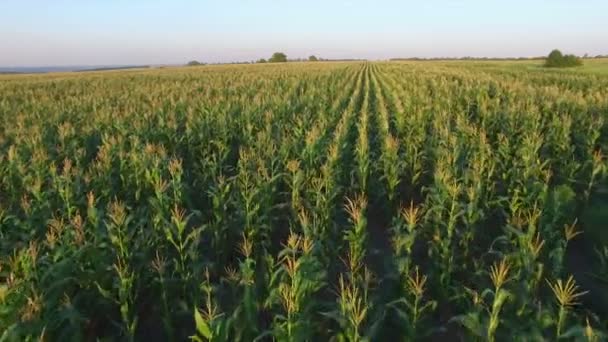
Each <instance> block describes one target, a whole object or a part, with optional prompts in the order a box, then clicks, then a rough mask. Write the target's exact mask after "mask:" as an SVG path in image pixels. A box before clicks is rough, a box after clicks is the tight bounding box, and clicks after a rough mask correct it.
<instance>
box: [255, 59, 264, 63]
mask: <svg viewBox="0 0 608 342" xmlns="http://www.w3.org/2000/svg"><path fill="white" fill-rule="evenodd" d="M256 63H266V60H265V59H264V58H260V59H258V61H257V62H256Z"/></svg>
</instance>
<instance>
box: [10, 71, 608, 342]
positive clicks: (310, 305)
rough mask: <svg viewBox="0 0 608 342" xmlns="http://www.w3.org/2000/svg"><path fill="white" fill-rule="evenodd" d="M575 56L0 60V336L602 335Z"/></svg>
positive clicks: (598, 147) (606, 109) (602, 239)
mask: <svg viewBox="0 0 608 342" xmlns="http://www.w3.org/2000/svg"><path fill="white" fill-rule="evenodd" d="M526 63H527V64H526ZM602 63H604V64H602ZM584 68H586V69H583V70H581V71H575V72H571V71H567V72H565V71H552V70H546V69H543V68H541V67H539V66H537V65H536V64H534V63H529V62H525V63H523V62H483V63H482V62H373V63H372V62H340V63H338V62H335V63H333V62H332V63H329V62H317V63H280V64H265V65H230V66H200V67H189V68H167V69H162V70H132V71H111V72H91V73H56V74H48V75H0V120H1V121H0V122H1V124H0V340H7V341H22V340H38V339H39V338H42V339H45V340H66V341H68V340H91V341H92V340H96V339H106V340H159V341H160V340H186V339H188V338H190V337H192V338H194V339H195V340H200V341H253V340H255V339H258V340H261V341H265V340H277V341H329V340H332V341H383V340H387V339H394V338H397V339H401V340H442V341H443V340H450V341H451V340H454V341H460V340H462V341H470V340H489V341H494V340H496V341H503V340H514V341H516V340H517V341H520V340H534V341H538V340H557V339H558V338H563V339H565V340H582V341H587V340H588V341H600V340H603V339H604V338H606V333H607V332H608V295H607V294H608V286H607V284H608V237H606V233H605V231H604V229H605V222H606V221H605V219H606V216H608V214H606V212H608V187H607V185H608V184H607V182H606V179H605V174H606V158H605V153H606V148H607V147H608V146H607V144H608V130H607V128H608V121H607V119H608V77H606V75H607V74H606V72H605V70H608V67H606V63H605V61H603V60H599V61H594V63H593V64H592V65H591V66H589V67H587V66H585V67H584Z"/></svg>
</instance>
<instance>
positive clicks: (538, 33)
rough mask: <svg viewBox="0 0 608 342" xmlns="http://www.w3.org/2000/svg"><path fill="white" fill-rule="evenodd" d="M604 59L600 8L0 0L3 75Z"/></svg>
mask: <svg viewBox="0 0 608 342" xmlns="http://www.w3.org/2000/svg"><path fill="white" fill-rule="evenodd" d="M552 48H560V49H562V50H563V51H565V52H570V53H576V54H584V53H589V54H591V55H595V54H608V0H578V1H575V0H526V1H522V0H511V1H494V0H485V1H482V0H427V1H422V0H419V1H405V0H402V1H389V0H377V1H357V0H337V1H331V0H325V1H321V0H304V1H303V0H300V1H289V0H283V1H281V0H216V1H194V0H173V1H169V0H166V1H161V0H148V1H144V0H123V1H120V0H78V1H76V0H53V1H51V0H39V1H34V0H1V1H0V66H47V65H112V64H165V63H166V64H172V63H184V62H186V61H188V60H191V59H197V60H201V61H205V62H229V61H243V60H254V59H258V58H261V57H268V56H269V55H271V54H272V52H274V51H283V52H285V53H287V55H288V56H289V57H294V58H295V57H306V56H308V55H310V54H315V55H317V56H321V57H326V58H351V57H352V58H370V59H384V58H390V57H446V56H449V57H458V56H490V57H506V56H537V55H544V54H547V53H548V52H549V50H551V49H552Z"/></svg>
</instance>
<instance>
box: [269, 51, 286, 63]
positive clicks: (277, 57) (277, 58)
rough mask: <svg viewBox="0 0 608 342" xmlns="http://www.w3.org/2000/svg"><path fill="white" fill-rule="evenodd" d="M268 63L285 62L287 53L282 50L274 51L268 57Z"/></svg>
mask: <svg viewBox="0 0 608 342" xmlns="http://www.w3.org/2000/svg"><path fill="white" fill-rule="evenodd" d="M268 62H269V63H284V62H287V55H286V54H284V53H282V52H275V53H273V54H272V57H270V58H269V59H268Z"/></svg>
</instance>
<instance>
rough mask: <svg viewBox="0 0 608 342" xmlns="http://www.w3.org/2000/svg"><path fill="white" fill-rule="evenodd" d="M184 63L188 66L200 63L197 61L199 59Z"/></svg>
mask: <svg viewBox="0 0 608 342" xmlns="http://www.w3.org/2000/svg"><path fill="white" fill-rule="evenodd" d="M186 65H188V66H197V65H201V62H199V61H190V62H188V64H186Z"/></svg>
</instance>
